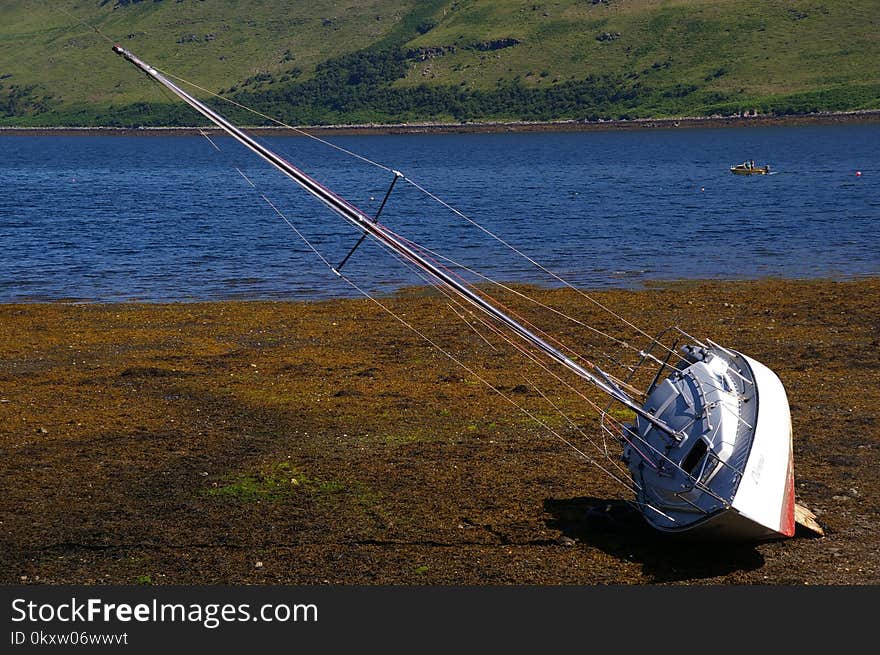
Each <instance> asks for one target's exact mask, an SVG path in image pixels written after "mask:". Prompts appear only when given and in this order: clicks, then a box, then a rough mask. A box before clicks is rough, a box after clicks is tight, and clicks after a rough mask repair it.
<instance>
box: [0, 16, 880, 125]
mask: <svg viewBox="0 0 880 655" xmlns="http://www.w3.org/2000/svg"><path fill="white" fill-rule="evenodd" d="M68 12H69V13H68ZM78 21H84V22H87V23H88V24H90V25H95V26H97V27H98V28H99V29H100V30H101V32H102V33H103V35H104V37H102V36H101V35H99V34H97V33H96V32H95V31H92V30H90V29H89V28H87V27H85V26H83V25H82V24H81V23H79V22H78ZM105 37H106V38H105ZM108 38H109V39H112V40H115V41H118V42H119V43H121V44H122V45H123V46H124V47H126V48H128V49H130V50H132V51H133V52H135V53H136V54H138V55H139V56H141V57H142V58H144V59H146V60H147V61H149V62H151V63H153V64H154V65H156V66H157V67H159V68H161V69H163V70H166V71H168V72H171V73H174V74H175V75H179V76H181V77H183V78H186V79H188V80H191V81H193V82H196V83H198V84H199V85H201V86H203V87H205V88H207V89H210V90H212V91H214V92H222V93H223V94H224V95H227V96H230V97H234V98H236V99H237V100H239V101H241V102H245V103H246V104H249V105H253V106H255V107H257V108H259V109H261V110H262V111H265V112H268V113H271V114H272V115H275V116H278V117H280V118H282V119H284V120H286V121H288V122H295V123H334V122H346V123H348V122H397V121H412V120H458V121H466V120H486V119H510V120H517V119H522V120H552V119H563V118H575V119H579V118H620V117H627V116H630V117H635V116H651V117H654V116H684V115H709V114H715V113H721V114H731V113H737V112H741V111H748V110H753V109H758V110H759V111H761V112H775V113H806V112H811V111H823V110H849V109H874V108H880V2H875V1H871V2H865V1H864V0H862V1H854V0H833V1H832V0H738V1H737V2H731V1H729V0H560V1H559V2H550V1H546V2H541V1H539V0H533V1H531V2H523V1H520V0H495V1H492V2H488V1H475V0H458V1H455V0H445V1H444V0H433V1H417V0H408V1H407V0H404V1H399V0H398V1H393V2H392V1H386V0H359V1H358V2H351V1H348V2H342V1H339V0H317V1H311V2H308V3H304V2H280V1H274V2H270V1H268V0H250V1H246V2H235V1H233V0H176V1H175V0H78V1H77V0H74V1H70V0H63V1H59V2H57V3H56V2H48V1H45V0H44V1H43V2H37V1H34V0H0V124H2V125H71V124H74V125H120V124H122V125H127V124H144V125H147V124H181V123H182V124H189V123H192V122H194V120H195V119H194V117H193V115H192V114H191V113H189V112H188V110H186V109H184V108H183V107H181V106H180V105H179V104H178V103H174V102H171V101H170V99H169V98H168V97H167V96H165V95H164V94H163V93H162V92H161V91H160V90H159V89H158V88H157V87H156V86H155V85H154V84H151V83H149V82H148V81H147V80H146V79H145V78H144V77H143V76H142V75H139V74H137V72H136V71H135V70H134V69H133V68H131V66H130V65H129V64H126V63H125V62H123V61H122V60H121V59H120V58H118V57H116V56H115V55H113V54H112V52H111V51H110V49H109V45H110V44H109V42H108V41H107V39H108ZM254 120H255V119H254V117H253V116H251V117H249V118H248V119H247V122H249V123H253V122H254Z"/></svg>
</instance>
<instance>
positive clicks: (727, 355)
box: [625, 347, 795, 540]
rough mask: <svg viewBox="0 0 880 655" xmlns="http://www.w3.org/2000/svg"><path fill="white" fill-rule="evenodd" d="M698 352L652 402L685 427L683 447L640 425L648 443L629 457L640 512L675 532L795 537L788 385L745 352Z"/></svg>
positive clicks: (660, 387)
mask: <svg viewBox="0 0 880 655" xmlns="http://www.w3.org/2000/svg"><path fill="white" fill-rule="evenodd" d="M700 352H701V355H700V357H702V358H700V357H697V358H696V359H695V360H694V361H693V363H692V364H691V365H690V366H688V367H686V368H684V369H682V372H681V373H680V374H673V375H672V376H670V377H669V378H668V379H667V380H666V381H665V382H664V383H662V384H660V385H657V387H656V388H655V390H654V391H653V392H652V394H651V395H650V396H649V398H648V401H647V402H646V405H645V407H646V408H648V409H649V410H652V411H658V412H659V416H661V417H662V419H663V420H664V421H666V422H667V423H669V424H671V425H675V426H681V428H680V429H681V432H680V437H679V438H680V441H679V442H675V441H673V440H672V439H671V438H670V437H668V436H666V435H660V434H658V433H657V431H651V430H650V429H647V426H645V425H644V424H640V425H638V432H639V435H640V436H641V442H636V443H635V444H634V445H633V446H632V447H630V448H628V449H626V451H625V452H626V460H627V463H628V465H629V467H630V470H631V472H632V474H633V483H634V487H635V490H636V498H637V500H638V502H639V505H640V508H641V510H642V513H643V515H644V516H645V519H646V520H647V521H648V523H650V524H651V525H652V526H653V527H655V528H657V529H659V530H662V531H664V532H670V533H688V534H693V535H698V536H700V537H711V538H719V539H726V540H760V539H773V538H779V537H790V536H792V535H793V534H794V531H795V515H794V506H795V502H794V468H793V463H792V452H793V451H792V430H791V415H790V411H789V406H788V399H787V397H786V394H785V389H784V388H783V386H782V382H781V381H780V380H779V378H778V377H777V376H776V375H775V374H774V373H773V372H772V371H771V370H770V369H769V368H767V367H766V366H764V365H763V364H761V363H760V362H757V361H755V360H753V359H751V358H749V357H746V356H744V355H741V354H740V353H734V352H732V351H727V350H725V349H723V348H720V347H715V348H712V349H711V350H710V351H702V350H701V351H700ZM657 407H659V408H660V409H659V410H656V409H654V408H657ZM695 417H696V420H695ZM645 453H647V454H648V456H646V455H645ZM701 453H704V454H701Z"/></svg>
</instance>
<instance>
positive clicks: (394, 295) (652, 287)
mask: <svg viewBox="0 0 880 655" xmlns="http://www.w3.org/2000/svg"><path fill="white" fill-rule="evenodd" d="M823 283H824V284H844V285H845V284H862V283H864V284H870V283H880V271H878V272H874V273H861V274H850V275H819V276H814V277H784V276H779V275H765V276H761V277H749V278H671V279H664V278H658V279H646V280H641V281H640V282H639V283H638V284H627V285H623V284H621V285H606V286H578V287H577V288H578V290H579V291H583V292H585V293H589V294H604V293H608V294H614V293H618V292H619V293H634V294H644V293H652V292H658V291H666V292H669V291H676V290H677V291H681V292H685V291H687V290H688V289H693V288H697V287H701V286H716V287H720V286H723V285H726V286H729V287H730V288H732V289H735V288H740V287H744V286H750V285H762V284H783V285H784V284H792V285H810V284H823ZM504 284H505V285H507V286H510V287H515V288H519V289H522V290H527V291H528V292H530V293H539V294H543V293H549V294H552V293H558V292H560V291H562V290H563V289H564V288H565V287H564V286H552V285H542V284H535V283H530V282H513V281H508V282H505V283H504ZM432 290H433V287H431V286H429V285H418V284H417V285H407V286H403V287H398V288H396V289H393V290H389V291H387V292H383V293H372V294H370V295H371V296H373V297H374V298H377V299H380V300H382V301H391V302H396V301H406V300H407V299H413V298H418V297H427V296H429V295H430V293H431V291H432ZM363 299H364V296H361V295H320V296H292V295H277V296H275V295H264V296H260V295H255V296H219V297H197V296H191V297H184V296H179V297H168V298H160V299H157V298H136V297H131V298H123V299H118V300H113V299H102V298H78V297H74V296H66V297H65V296H58V297H40V296H36V297H33V298H7V299H2V298H0V309H2V308H9V307H15V306H20V307H77V306H82V307H128V306H132V307H133V306H138V307H187V306H202V305H217V306H223V305H247V304H252V305H260V304H273V305H292V306H299V305H302V306H306V305H312V306H314V305H323V304H333V303H345V302H351V301H354V302H357V301H359V300H363Z"/></svg>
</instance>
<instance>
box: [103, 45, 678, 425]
mask: <svg viewBox="0 0 880 655" xmlns="http://www.w3.org/2000/svg"><path fill="white" fill-rule="evenodd" d="M113 51H114V52H115V53H116V54H118V55H120V56H122V57H124V58H125V59H126V60H128V61H129V62H131V63H132V64H134V65H135V66H137V67H138V68H140V69H141V70H142V71H143V72H144V73H146V74H147V75H148V76H149V77H151V78H152V79H154V80H155V81H156V82H158V83H159V84H161V85H162V86H164V87H166V88H167V89H168V90H169V91H171V92H172V93H174V94H175V95H176V96H177V97H179V98H180V99H181V100H183V101H184V102H186V103H187V104H188V105H190V106H191V107H192V108H193V109H195V110H196V111H198V112H199V113H200V114H202V115H203V116H205V117H206V118H207V119H208V120H210V121H211V122H212V123H214V124H216V125H217V126H218V127H220V128H221V129H223V130H224V131H225V132H227V133H228V134H229V135H230V136H232V137H233V138H235V139H236V140H237V141H239V142H240V143H241V144H242V145H244V146H245V147H247V148H248V149H250V150H251V151H253V152H255V153H256V154H257V155H259V156H260V157H262V158H263V159H265V160H266V161H267V162H269V163H270V164H272V165H273V166H274V167H275V168H277V169H278V170H280V171H281V172H282V173H284V174H285V175H287V176H288V177H289V178H290V179H292V180H293V181H294V182H296V183H297V184H299V185H300V186H301V187H302V188H303V189H305V190H306V191H307V192H308V193H310V194H312V195H313V196H315V197H316V198H318V199H319V200H320V201H321V202H323V203H324V204H325V205H327V206H328V207H329V208H330V209H332V210H333V211H334V212H336V213H337V214H339V215H340V216H341V217H342V218H343V219H345V220H346V221H348V222H349V223H351V224H352V225H354V226H355V227H357V228H358V229H360V230H362V231H363V232H364V233H366V234H369V235H371V236H373V237H375V238H376V239H377V240H378V241H380V242H381V243H384V244H385V245H386V246H388V247H389V248H391V249H392V250H393V251H395V252H397V253H399V254H400V255H402V256H403V257H405V258H406V259H407V260H409V261H410V262H412V263H413V264H415V265H416V266H418V267H419V268H421V269H422V270H424V271H426V272H427V273H429V274H430V275H431V276H432V277H434V278H435V279H437V280H438V281H439V282H441V283H442V284H443V285H445V286H446V287H448V288H449V289H451V290H452V291H454V292H455V293H457V294H458V295H459V296H461V297H462V298H464V299H465V300H467V301H468V302H470V303H471V304H472V305H475V306H476V307H477V308H478V309H480V310H481V311H483V312H485V313H487V314H489V315H490V316H492V317H494V318H496V319H497V320H499V321H500V322H502V323H504V324H505V325H506V326H508V327H509V328H510V329H511V330H513V331H514V332H515V333H517V334H518V335H519V336H520V337H522V338H523V339H525V340H526V341H528V342H529V343H531V344H532V345H534V346H536V347H538V348H540V349H541V350H543V351H544V352H545V353H547V354H548V355H549V356H550V357H551V358H553V359H554V360H556V361H557V362H559V363H560V364H562V365H563V366H565V367H566V368H568V369H569V370H571V371H573V372H574V373H576V374H577V375H578V376H580V377H581V378H583V379H585V380H587V381H589V382H591V383H593V384H594V385H595V386H597V387H598V388H599V389H601V390H602V391H603V392H605V393H606V394H608V395H609V396H611V397H612V398H614V399H615V400H617V401H618V402H620V403H622V404H623V405H625V406H626V407H628V408H629V409H631V410H632V411H633V412H635V413H636V414H638V415H639V416H641V417H642V418H644V419H645V420H646V421H648V422H649V423H650V424H651V425H653V426H654V427H656V428H659V429H660V430H662V431H664V432H666V433H667V434H669V435H671V436H677V433H676V431H675V430H673V429H672V428H671V427H670V426H669V425H667V424H666V423H665V422H664V421H661V420H660V419H658V418H657V417H656V416H654V415H653V414H651V413H649V412H647V411H646V410H645V409H643V408H642V407H641V406H640V405H638V404H637V403H636V402H635V401H634V400H633V399H632V398H630V397H629V395H627V394H626V393H625V392H624V391H623V390H622V389H620V388H618V387H617V386H616V385H615V384H613V383H612V382H611V381H610V379H609V378H607V376H605V374H604V373H602V377H600V376H597V375H595V374H593V373H591V372H590V371H588V370H586V369H585V368H584V367H583V366H581V365H580V364H578V363H577V362H575V361H574V360H572V359H571V358H570V357H568V356H567V355H565V354H564V353H563V352H561V351H560V350H558V349H557V348H554V347H553V346H552V345H550V344H549V343H547V342H546V341H545V340H544V339H542V338H541V337H539V336H538V335H536V334H534V333H533V332H532V331H531V330H529V329H527V328H526V327H524V326H523V325H521V324H520V323H519V322H517V321H515V320H514V319H512V318H511V317H510V316H508V315H507V314H505V313H504V312H502V311H501V310H499V309H498V308H497V307H495V306H494V305H493V304H491V303H489V302H487V301H486V300H485V299H484V298H482V297H481V296H480V295H478V294H476V293H475V292H474V291H472V290H471V289H470V288H469V287H467V286H466V285H464V284H462V283H461V282H459V281H458V280H456V279H455V278H454V277H453V276H451V275H449V274H448V273H447V272H445V271H444V270H442V269H440V268H438V267H437V266H435V265H434V264H432V263H431V262H430V261H428V260H427V259H425V258H424V257H423V256H422V255H421V254H419V253H418V252H417V251H415V250H414V249H413V248H412V247H411V246H409V245H408V244H406V243H404V242H403V241H402V240H401V239H400V238H399V237H397V236H396V235H395V234H393V233H392V232H390V231H389V230H387V229H386V228H385V227H384V226H382V225H381V224H380V223H377V222H374V221H373V219H372V218H371V217H370V216H369V215H367V214H366V213H364V212H363V211H361V210H360V209H358V208H357V207H355V206H354V205H353V204H351V203H350V202H348V201H347V200H345V199H344V198H342V197H341V196H339V195H337V194H336V193H334V192H333V191H331V190H330V189H328V188H327V187H325V186H324V185H322V184H321V183H320V182H318V181H317V180H315V179H313V178H311V177H310V176H308V175H307V174H306V173H304V172H303V171H301V170H299V169H298V168H296V167H295V166H293V165H292V164H290V163H289V162H287V161H286V160H284V159H283V158H282V157H280V156H279V155H277V154H276V153H274V152H272V151H271V150H269V149H268V148H266V147H265V146H263V145H261V144H260V143H258V142H256V141H254V139H252V138H251V137H250V136H248V135H247V134H245V133H244V132H243V131H241V130H240V129H238V128H237V127H236V126H235V125H233V124H232V123H230V122H229V121H228V120H226V119H225V118H224V117H223V116H221V115H220V114H218V113H217V112H215V111H214V110H213V109H211V108H210V107H208V106H207V105H205V104H204V103H202V102H201V101H199V100H197V99H196V98H194V97H193V96H191V95H190V94H189V93H187V92H186V91H184V90H183V89H181V88H180V87H178V86H177V85H176V84H174V82H172V81H171V80H169V79H168V78H167V77H165V76H164V75H162V74H161V73H160V72H159V71H157V70H156V69H155V68H153V67H152V66H150V65H149V64H147V63H145V62H144V61H142V60H140V59H138V58H137V57H135V56H134V55H133V54H132V53H130V52H129V51H128V50H125V49H124V48H122V47H121V46H119V45H114V46H113ZM334 272H335V271H334ZM337 274H338V272H337ZM597 370H599V371H600V373H601V370H600V369H598V368H597Z"/></svg>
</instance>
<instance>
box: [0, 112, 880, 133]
mask: <svg viewBox="0 0 880 655" xmlns="http://www.w3.org/2000/svg"><path fill="white" fill-rule="evenodd" d="M846 123H880V110H874V109H871V110H862V111H849V112H827V113H817V114H802V115H795V116H773V115H757V116H706V117H684V118H636V119H631V120H600V121H576V120H567V121H548V122H529V121H518V122H500V121H491V122H481V123H398V124H366V125H310V126H298V127H296V128H295V129H292V128H287V127H264V126H259V127H254V126H251V127H247V129H249V130H251V131H255V132H260V133H263V134H277V135H296V134H298V133H299V132H308V133H309V134H313V135H333V134H337V135H358V134H363V135H367V134H376V135H381V134H478V133H483V134H494V133H507V132H511V133H514V132H593V131H622V130H642V129H676V128H682V129H693V128H721V127H732V128H742V127H771V126H789V127H790V126H801V125H837V124H846ZM202 131H204V132H208V133H215V132H218V131H219V129H218V128H215V127H204V128H202V127H140V128H131V127H2V126H0V136H73V135H82V136H95V135H102V136H103V135H106V136H167V135H187V136H188V135H193V134H199V133H200V132H202Z"/></svg>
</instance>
